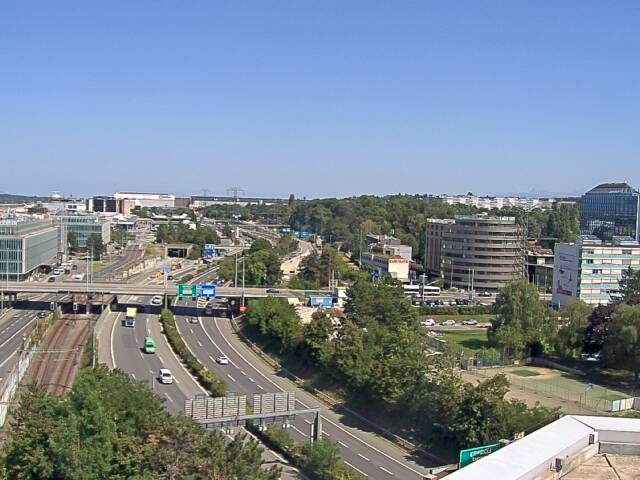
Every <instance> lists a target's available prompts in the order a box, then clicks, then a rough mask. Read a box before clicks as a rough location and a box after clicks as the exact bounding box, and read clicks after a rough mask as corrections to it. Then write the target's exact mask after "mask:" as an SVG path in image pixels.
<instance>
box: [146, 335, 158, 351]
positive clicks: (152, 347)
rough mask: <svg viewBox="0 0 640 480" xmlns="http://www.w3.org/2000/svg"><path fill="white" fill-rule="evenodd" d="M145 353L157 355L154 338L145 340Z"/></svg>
mask: <svg viewBox="0 0 640 480" xmlns="http://www.w3.org/2000/svg"><path fill="white" fill-rule="evenodd" d="M144 353H156V344H155V342H154V341H153V338H151V337H145V338H144Z"/></svg>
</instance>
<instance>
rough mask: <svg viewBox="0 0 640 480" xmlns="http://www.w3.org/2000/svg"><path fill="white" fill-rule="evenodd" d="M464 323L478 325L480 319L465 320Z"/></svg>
mask: <svg viewBox="0 0 640 480" xmlns="http://www.w3.org/2000/svg"><path fill="white" fill-rule="evenodd" d="M462 324H463V325H477V324H478V321H477V320H474V319H473V318H472V319H470V320H463V322H462Z"/></svg>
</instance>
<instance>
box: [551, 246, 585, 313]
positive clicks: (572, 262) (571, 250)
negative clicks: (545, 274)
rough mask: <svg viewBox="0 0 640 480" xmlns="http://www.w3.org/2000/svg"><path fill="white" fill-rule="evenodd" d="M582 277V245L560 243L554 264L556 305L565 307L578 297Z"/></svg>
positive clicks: (553, 299) (556, 250)
mask: <svg viewBox="0 0 640 480" xmlns="http://www.w3.org/2000/svg"><path fill="white" fill-rule="evenodd" d="M579 277H580V245H577V244H567V243H558V244H556V248H555V257H554V262H553V294H552V302H553V303H554V304H555V305H564V304H566V303H568V302H569V301H571V300H573V299H574V298H577V297H578V282H579Z"/></svg>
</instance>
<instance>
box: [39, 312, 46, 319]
mask: <svg viewBox="0 0 640 480" xmlns="http://www.w3.org/2000/svg"><path fill="white" fill-rule="evenodd" d="M46 316H47V312H38V318H44V317H46Z"/></svg>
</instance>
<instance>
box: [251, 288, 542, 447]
mask: <svg viewBox="0 0 640 480" xmlns="http://www.w3.org/2000/svg"><path fill="white" fill-rule="evenodd" d="M347 297H348V298H347V303H346V305H345V309H344V315H343V316H342V317H341V318H340V319H339V322H340V326H339V327H337V326H336V325H335V320H332V319H331V318H329V317H328V316H327V315H326V313H325V312H322V311H320V312H317V313H316V314H314V315H313V318H312V320H311V322H310V323H308V324H306V325H303V324H302V323H301V321H300V319H299V317H298V315H297V313H296V311H295V309H294V307H293V306H291V305H289V304H288V303H287V302H286V300H283V299H281V298H277V297H269V298H265V299H256V300H252V301H251V302H250V303H249V309H248V311H247V314H246V315H245V318H246V322H247V323H248V324H249V325H250V326H252V327H253V328H255V329H257V330H258V331H259V332H260V334H261V335H262V336H263V337H264V339H265V340H266V341H267V342H270V345H271V346H270V348H273V349H277V350H278V351H280V352H281V353H285V354H291V355H293V356H295V357H296V358H301V359H303V361H304V362H306V364H307V365H308V366H309V367H313V368H316V369H318V370H319V371H322V372H324V374H325V375H328V376H329V377H330V378H332V379H333V380H334V381H335V384H336V385H342V386H344V388H345V389H346V395H348V397H349V399H350V401H352V402H354V403H355V404H356V405H362V406H366V408H367V409H369V411H376V412H380V411H384V412H387V413H388V414H389V415H391V416H393V417H394V418H397V419H401V420H398V422H397V423H398V424H401V423H402V424H403V425H404V427H405V429H406V430H408V431H409V432H410V435H412V436H413V437H414V438H416V439H417V440H418V441H419V442H421V443H422V444H423V445H425V446H426V447H436V448H441V449H444V450H447V451H448V453H452V452H453V451H455V450H457V449H459V448H466V447H468V446H475V445H479V444H483V443H491V442H494V441H496V440H499V439H500V438H510V437H511V436H513V434H514V433H516V432H519V431H522V430H525V429H527V428H530V427H532V426H536V425H538V426H539V425H540V424H541V423H544V422H545V421H547V420H549V419H550V418H551V416H552V412H551V411H550V410H548V409H546V408H543V407H540V406H536V407H534V408H528V407H527V406H526V405H525V404H524V403H522V402H520V401H518V400H506V399H505V394H506V393H507V391H508V382H507V380H506V378H505V377H504V376H502V375H498V376H496V377H494V378H492V379H490V380H487V381H485V382H482V383H479V384H478V385H471V384H468V383H465V382H463V381H462V380H461V379H460V378H459V376H458V375H457V373H456V372H454V370H453V368H452V366H451V362H450V361H449V359H448V358H446V356H445V355H438V354H434V352H431V351H430V350H429V349H427V347H426V344H425V341H424V338H423V337H422V333H421V329H420V327H419V321H418V317H417V313H416V309H414V308H413V307H412V306H411V304H410V303H409V301H407V299H406V298H405V296H404V292H403V290H402V287H401V286H399V285H397V284H394V283H385V282H382V283H379V284H377V285H376V284H373V283H371V282H368V281H363V280H358V281H356V282H355V283H354V284H353V285H352V286H351V287H350V288H349V289H348V290H347Z"/></svg>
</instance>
